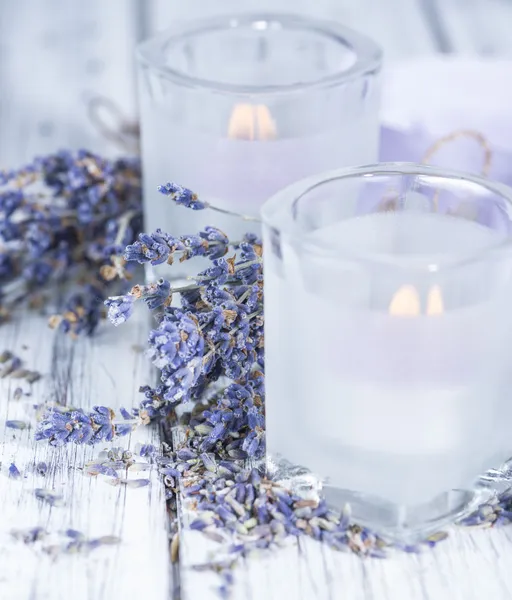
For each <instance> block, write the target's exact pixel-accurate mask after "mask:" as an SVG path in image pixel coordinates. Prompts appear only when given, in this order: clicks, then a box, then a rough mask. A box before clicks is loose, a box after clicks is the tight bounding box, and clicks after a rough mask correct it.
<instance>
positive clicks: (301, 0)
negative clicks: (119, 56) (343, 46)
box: [148, 0, 436, 60]
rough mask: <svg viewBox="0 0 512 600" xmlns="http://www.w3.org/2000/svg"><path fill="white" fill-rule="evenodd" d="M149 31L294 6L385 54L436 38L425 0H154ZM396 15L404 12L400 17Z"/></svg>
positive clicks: (428, 46)
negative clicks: (230, 14)
mask: <svg viewBox="0 0 512 600" xmlns="http://www.w3.org/2000/svg"><path fill="white" fill-rule="evenodd" d="M148 10H149V15H148V25H149V32H153V31H161V30H162V29H165V28H166V27H168V26H169V25H171V24H172V23H173V22H175V21H176V20H181V19H186V18H198V17H200V16H201V17H205V16H208V15H214V14H219V13H227V12H230V11H231V12H234V13H240V12H246V13H247V12H253V11H257V12H266V11H268V12H274V13H276V12H277V13H278V12H284V13H286V12H293V13H296V14H303V15H312V16H316V17H320V18H325V19H333V20H336V21H338V22H340V23H343V24H345V25H347V26H348V27H352V28H354V29H357V30H358V31H360V32H362V33H365V34H366V35H369V36H370V37H372V38H373V39H375V40H376V41H377V42H379V43H380V44H381V45H382V47H383V48H384V51H385V54H386V60H395V59H397V58H402V57H404V56H411V55H415V54H424V53H431V52H434V51H435V49H436V46H435V40H434V37H433V34H432V32H431V31H430V29H429V25H428V23H427V22H426V21H425V18H424V14H423V12H422V8H421V0H412V1H411V0H389V1H388V2H385V3H383V2H381V1H380V0H363V1H360V2H357V3H356V2H352V1H350V0H342V1H341V2H340V0H320V1H318V2H315V3H312V2H309V1H308V0H296V1H295V2H293V4H291V3H290V1H289V0H249V1H246V2H244V3H243V4H242V5H241V3H240V2H239V1H238V0H221V1H219V2H216V3H211V4H207V5H205V3H204V2H203V1H202V0H188V2H187V3H186V4H185V3H183V2H179V0H154V1H153V2H152V3H151V4H149V8H148ZM397 15H400V18H399V19H397Z"/></svg>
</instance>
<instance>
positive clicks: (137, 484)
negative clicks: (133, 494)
mask: <svg viewBox="0 0 512 600" xmlns="http://www.w3.org/2000/svg"><path fill="white" fill-rule="evenodd" d="M121 483H124V484H125V485H126V487H129V488H141V487H146V486H147V485H149V484H150V481H149V479H122V480H121Z"/></svg>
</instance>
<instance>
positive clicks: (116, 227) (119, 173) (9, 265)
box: [0, 150, 141, 335]
mask: <svg viewBox="0 0 512 600" xmlns="http://www.w3.org/2000/svg"><path fill="white" fill-rule="evenodd" d="M140 216H141V197H140V169H139V166H138V162H137V161H130V160H126V159H121V160H116V161H110V160H107V159H103V158H101V157H99V156H97V155H95V154H92V153H90V152H87V151H83V150H81V151H78V152H69V151H61V152H57V153H55V154H51V155H48V156H45V157H41V158H36V159H35V160H34V161H33V162H32V163H31V164H29V165H26V166H24V167H22V168H21V169H17V170H11V171H3V172H2V175H1V177H0V242H1V244H0V245H2V252H1V254H0V313H1V314H2V315H5V314H7V313H8V311H9V310H13V309H14V308H16V307H17V306H18V305H19V304H20V303H21V302H23V301H25V300H28V301H30V300H32V299H33V298H34V297H36V296H37V295H38V294H40V292H41V288H43V287H44V286H47V285H50V284H51V283H53V282H55V281H59V280H62V279H66V281H77V280H78V279H81V280H83V279H85V283H86V284H89V285H92V287H86V288H85V289H84V291H83V294H85V295H91V294H92V288H98V287H100V288H101V290H100V295H101V297H102V298H101V302H103V299H104V297H105V296H106V294H105V288H107V287H112V285H114V284H111V283H110V282H112V281H113V280H114V279H115V278H116V277H117V276H118V275H120V276H123V275H124V266H123V264H122V262H123V261H122V257H121V256H119V253H120V251H121V250H122V247H123V246H124V245H125V244H126V243H127V242H128V241H129V240H130V239H132V237H133V233H132V232H133V231H134V230H135V229H136V228H138V227H139V225H140ZM99 270H101V272H102V277H98V275H97V273H98V271H99ZM84 273H85V277H84ZM103 274H108V275H109V276H108V277H103ZM74 293H75V294H76V293H77V292H76V291H75V292H74ZM118 293H119V292H118ZM86 304H88V303H87V302H86V301H85V299H84V300H83V301H82V306H83V307H84V309H85V311H86V312H87V311H88V308H87V307H86ZM100 304H101V303H100ZM76 316H77V315H75V317H76ZM99 316H100V312H99V311H98V310H97V307H96V309H94V310H92V312H89V314H88V315H87V316H86V317H84V318H83V317H82V316H81V315H78V319H77V320H78V321H79V322H78V323H77V322H76V321H75V318H72V319H71V320H70V319H66V318H64V319H60V320H59V323H60V322H61V321H62V327H61V329H63V330H65V331H68V332H69V333H71V334H72V335H76V334H78V333H81V332H85V333H92V331H94V329H95V326H96V324H97V318H99Z"/></svg>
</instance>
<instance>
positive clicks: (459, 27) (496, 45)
mask: <svg viewBox="0 0 512 600" xmlns="http://www.w3.org/2000/svg"><path fill="white" fill-rule="evenodd" d="M432 4H433V5H434V7H435V10H436V11H437V14H438V16H439V19H440V21H441V22H442V26H443V28H444V30H445V31H446V33H447V35H448V36H449V39H450V41H451V46H452V51H453V52H456V53H458V54H466V55H484V56H501V57H504V56H512V36H511V35H510V25H511V23H512V3H511V2H509V1H507V0H432Z"/></svg>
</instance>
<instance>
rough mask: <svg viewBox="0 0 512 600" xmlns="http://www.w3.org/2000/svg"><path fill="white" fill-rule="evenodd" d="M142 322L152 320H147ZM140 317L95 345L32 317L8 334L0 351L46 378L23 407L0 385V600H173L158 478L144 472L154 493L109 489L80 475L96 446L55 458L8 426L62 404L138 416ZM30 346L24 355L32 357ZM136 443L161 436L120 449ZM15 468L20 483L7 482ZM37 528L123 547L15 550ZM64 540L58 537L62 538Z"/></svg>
mask: <svg viewBox="0 0 512 600" xmlns="http://www.w3.org/2000/svg"><path fill="white" fill-rule="evenodd" d="M144 317H145V315H144ZM146 336H147V322H146V320H145V318H143V314H142V313H141V315H140V316H136V317H135V320H134V321H133V322H131V323H129V324H127V325H126V326H125V327H124V328H122V330H120V329H119V330H118V329H114V328H113V327H111V326H109V325H107V324H105V325H104V326H103V327H102V328H101V330H100V331H99V332H98V335H97V336H96V337H94V338H92V339H80V340H77V341H73V340H70V339H68V338H65V337H63V336H60V335H58V336H56V337H54V334H53V332H51V331H50V330H48V328H47V326H46V319H44V318H42V317H40V316H38V315H34V314H30V313H25V314H23V315H21V318H17V319H16V321H14V322H13V323H12V324H9V325H6V326H4V327H2V329H1V331H0V346H1V347H3V348H6V347H8V348H9V349H11V350H13V351H14V352H16V353H17V354H18V355H19V356H21V357H22V358H23V360H24V361H25V363H26V365H27V367H28V368H30V369H35V370H38V371H40V372H41V373H42V374H43V375H44V377H43V379H42V380H41V381H40V382H38V383H36V384H34V385H33V386H32V389H31V395H30V396H27V397H23V398H22V399H19V400H16V399H15V397H14V390H15V389H16V388H17V387H18V386H19V385H21V386H22V387H23V388H24V389H25V390H27V391H29V387H30V386H27V385H24V384H20V381H19V380H15V379H9V378H6V379H0V439H1V442H2V443H1V444H0V461H1V465H2V466H1V473H0V506H2V520H1V525H0V597H2V598H5V599H6V600H7V599H9V600H18V599H19V600H28V599H29V598H34V599H37V600H43V599H51V600H60V599H63V600H64V599H69V598H70V597H73V598H75V599H76V600H103V599H109V600H112V599H114V598H119V599H121V598H124V599H131V598H134V599H135V598H148V599H150V600H153V599H155V600H164V599H166V598H168V597H169V595H168V592H169V586H170V581H169V554H168V538H167V515H166V512H165V501H164V492H163V486H162V482H161V477H160V476H159V475H158V474H157V472H156V470H155V469H153V470H152V471H149V474H147V473H148V472H144V474H142V475H139V476H140V477H148V478H149V479H150V482H151V483H150V485H149V486H147V487H143V488H139V489H128V488H126V487H125V486H116V487H113V486H111V485H108V484H107V483H106V482H105V481H104V478H103V477H101V476H98V477H90V476H87V475H85V474H83V472H82V470H81V468H82V467H83V465H84V464H85V463H86V462H87V461H89V460H92V459H93V458H94V457H95V456H97V455H98V453H99V451H100V450H102V449H103V448H108V447H111V446H112V444H100V445H99V446H95V447H90V446H86V447H83V446H75V445H70V446H69V447H64V448H53V447H51V446H50V445H49V444H48V443H46V442H35V441H34V440H33V433H34V432H33V429H30V430H24V431H15V430H12V429H7V428H6V427H5V421H6V420H7V419H21V420H28V419H29V418H30V417H31V415H32V414H33V411H32V410H30V408H29V407H30V405H31V404H32V403H41V402H44V401H55V400H58V401H60V402H63V403H65V404H66V405H68V406H75V407H82V408H90V407H92V406H93V405H96V404H105V405H109V406H112V407H119V406H125V407H127V408H131V407H132V406H137V404H138V398H137V396H138V394H137V389H138V385H139V384H140V383H143V382H147V381H149V378H150V376H151V372H150V369H149V367H148V363H147V361H146V359H145V357H144V356H143V355H141V353H140V352H138V351H135V350H134V349H133V346H134V345H138V344H141V343H144V341H145V339H146ZM24 346H27V347H26V348H25V347H24ZM137 442H141V443H153V444H158V443H159V436H158V431H157V430H156V429H155V428H150V427H144V428H141V429H139V430H138V431H137V432H135V433H134V434H132V435H130V436H127V437H125V438H120V440H119V441H117V442H116V443H115V444H114V445H115V446H123V447H124V448H130V449H133V448H134V447H135V445H136V443H137ZM39 461H44V462H46V463H47V464H48V472H47V474H46V476H44V477H43V476H41V475H39V474H37V473H35V472H34V466H35V464H37V463H38V462H39ZM11 462H14V463H15V464H16V466H17V467H18V469H19V470H20V472H21V473H22V475H23V476H22V478H21V479H20V480H13V479H12V478H9V477H8V475H7V473H8V468H9V465H10V464H11ZM35 488H50V489H54V490H56V491H58V492H60V493H62V494H63V496H64V505H63V506H58V507H50V506H48V505H46V504H44V503H41V501H40V500H37V499H36V498H35V496H34V489H35ZM36 526H40V527H43V528H44V529H46V530H47V531H48V532H49V533H51V534H53V535H54V536H55V535H57V534H58V533H59V532H61V531H64V530H66V529H68V528H72V529H76V530H78V531H80V532H82V533H83V534H84V535H85V536H86V537H87V538H95V537H99V536H105V535H113V536H117V537H119V538H120V539H121V543H120V544H119V545H116V546H106V547H102V548H99V549H97V550H94V551H92V552H91V553H90V554H88V555H83V554H77V555H65V554H63V555H60V556H58V557H57V558H56V559H53V558H52V557H50V556H48V555H46V554H45V553H44V551H42V549H41V548H40V547H39V545H36V546H34V547H30V546H27V545H25V544H23V543H22V542H19V541H15V540H14V539H13V538H12V537H11V535H10V531H11V530H12V529H26V528H31V527H36ZM57 537H58V536H57Z"/></svg>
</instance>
